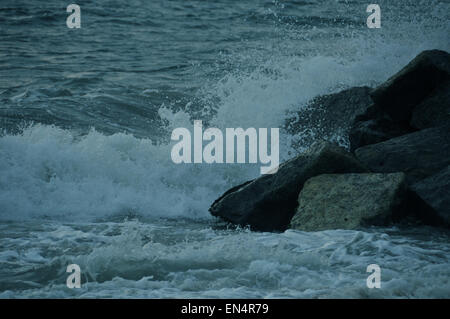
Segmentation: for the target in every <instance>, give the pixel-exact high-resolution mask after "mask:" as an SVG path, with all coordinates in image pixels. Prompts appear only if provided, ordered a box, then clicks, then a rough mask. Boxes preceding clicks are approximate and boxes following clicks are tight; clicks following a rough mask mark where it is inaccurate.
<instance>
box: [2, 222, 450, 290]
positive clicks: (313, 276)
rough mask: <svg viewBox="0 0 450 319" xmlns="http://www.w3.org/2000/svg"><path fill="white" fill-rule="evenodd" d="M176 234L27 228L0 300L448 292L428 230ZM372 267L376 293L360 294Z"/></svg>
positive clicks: (443, 237)
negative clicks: (75, 281) (73, 275)
mask: <svg viewBox="0 0 450 319" xmlns="http://www.w3.org/2000/svg"><path fill="white" fill-rule="evenodd" d="M186 226H187V225H186V224H184V223H182V222H181V223H180V222H178V223H172V224H170V223H167V224H164V225H162V224H160V225H158V226H156V225H151V224H148V223H140V222H136V221H129V222H125V223H122V224H115V223H109V224H101V226H100V225H99V224H77V225H70V224H68V225H52V224H50V225H45V227H46V229H47V230H48V232H46V233H44V232H42V231H40V230H39V229H33V227H29V229H30V230H31V231H30V232H29V234H28V235H27V236H26V237H24V238H20V239H16V240H13V239H10V240H7V241H5V242H4V247H5V252H4V253H3V254H2V255H1V256H0V258H1V259H0V261H1V262H2V263H5V264H13V263H14V262H17V261H18V260H21V267H20V268H19V269H16V270H15V272H17V273H18V274H20V278H21V286H22V287H23V289H21V290H16V291H11V290H8V289H6V290H5V288H8V286H9V285H10V284H9V282H8V280H6V281H3V283H2V284H1V286H3V289H1V290H5V291H4V292H3V293H0V298H4V297H56V298H61V297H82V298H92V297H97V298H110V297H122V298H126V297H142V298H144V297H145V298H149V297H151V298H161V297H175V298H192V297H206V298H213V297H214V298H281V297H284V298H286V297H288V298H299V297H301V298H342V297H345V298H379V297H408V298H410V297H435V298H446V297H448V293H449V291H450V280H449V278H450V267H449V266H450V259H449V256H450V254H449V253H450V246H449V244H448V243H449V238H448V234H445V233H440V232H439V231H436V230H433V232H434V234H433V235H430V233H429V231H428V230H427V229H423V228H421V229H414V228H413V229H409V230H408V231H404V230H403V231H402V230H399V229H396V228H392V229H383V228H379V229H376V228H375V229H371V230H367V231H344V230H335V231H322V232H316V233H304V232H299V231H291V230H290V231H287V232H285V233H283V234H272V233H253V232H249V231H245V230H241V231H239V230H236V231H224V230H214V229H212V228H210V227H209V226H208V225H207V224H204V225H198V226H199V227H192V225H191V224H189V225H188V226H187V227H186ZM35 227H36V226H35ZM40 227H42V226H40ZM13 232H14V231H10V233H13ZM431 236H432V237H433V238H431ZM32 242H34V243H38V245H36V244H32ZM17 246H18V247H20V250H19V253H14V247H17ZM9 249H11V250H9ZM70 263H77V264H78V265H79V266H80V267H81V269H82V274H83V279H82V289H68V288H67V287H65V278H66V276H67V274H66V273H65V266H66V265H68V264H70ZM373 263H375V264H378V265H380V267H381V269H382V273H381V280H382V284H381V285H382V289H369V288H367V286H366V279H367V276H368V275H369V274H368V273H367V272H366V267H367V265H369V264H373ZM16 276H19V275H16ZM46 276H47V277H46ZM14 277H15V276H13V277H12V278H9V281H11V279H13V278H14ZM48 278H51V279H50V280H49V279H48ZM16 287H17V286H16Z"/></svg>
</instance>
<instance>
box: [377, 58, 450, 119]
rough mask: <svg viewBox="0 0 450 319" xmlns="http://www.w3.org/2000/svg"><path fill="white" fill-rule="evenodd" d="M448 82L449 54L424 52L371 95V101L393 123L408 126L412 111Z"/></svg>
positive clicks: (449, 71) (449, 72) (449, 76)
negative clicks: (401, 123) (402, 123)
mask: <svg viewBox="0 0 450 319" xmlns="http://www.w3.org/2000/svg"><path fill="white" fill-rule="evenodd" d="M449 79H450V54H448V53H447V52H445V51H440V50H430V51H424V52H422V53H420V54H419V55H418V56H417V57H416V58H414V59H413V60H412V61H411V62H410V63H409V64H408V65H407V66H405V67H404V68H403V69H402V70H401V71H400V72H398V73H397V74H395V75H394V76H392V77H391V78H390V79H389V80H387V81H386V82H385V83H383V84H382V85H380V86H379V87H378V88H376V89H375V90H374V91H372V92H371V97H372V99H373V101H374V102H375V104H377V105H379V106H380V107H381V108H382V109H383V110H384V111H385V112H386V113H387V114H389V116H390V117H391V118H392V120H394V121H395V122H404V123H409V122H410V119H411V114H412V111H413V108H414V107H415V106H416V105H418V104H419V103H420V102H422V101H423V100H424V99H425V98H426V97H428V96H429V95H430V94H431V93H432V92H433V91H434V90H435V89H436V88H437V87H438V86H439V85H441V84H442V83H444V82H446V81H447V80H449Z"/></svg>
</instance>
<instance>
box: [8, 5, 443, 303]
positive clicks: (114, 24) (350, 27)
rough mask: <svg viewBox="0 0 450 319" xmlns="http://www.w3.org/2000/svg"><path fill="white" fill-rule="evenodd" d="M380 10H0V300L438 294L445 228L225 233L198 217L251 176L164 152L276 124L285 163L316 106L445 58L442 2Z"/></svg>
mask: <svg viewBox="0 0 450 319" xmlns="http://www.w3.org/2000/svg"><path fill="white" fill-rule="evenodd" d="M378 3H379V4H380V7H381V9H382V27H381V29H377V30H375V29H368V28H367V26H366V18H367V16H368V14H367V13H366V6H367V3H366V2H365V1H362V0H358V1H319V0H310V1H292V0H289V1H250V0H248V1H247V0H245V1H228V0H227V1H225V0H222V1H182V0H174V1H168V0H165V1H159V0H155V1H133V0H132V1H107V0H102V1H78V2H77V4H78V5H80V7H81V28H80V29H69V28H67V26H66V18H67V16H68V15H69V14H68V13H66V6H67V5H68V4H69V2H68V3H66V2H64V1H55V0H52V1H12V0H2V1H1V3H0V128H1V129H2V130H1V131H2V132H1V135H0V136H1V137H0V220H1V221H2V222H1V225H0V263H1V267H0V297H238V298H239V297H449V295H450V281H449V278H450V276H449V275H450V273H449V269H450V267H449V263H450V260H449V254H448V253H449V251H450V245H449V238H448V234H446V233H440V232H439V233H436V231H435V230H431V229H428V228H417V229H412V230H409V231H405V230H402V229H397V228H390V229H367V230H364V231H326V232H318V233H302V232H297V231H287V232H285V233H283V234H265V233H251V232H248V231H239V230H221V229H218V228H217V227H216V220H214V219H213V218H212V217H210V215H209V213H208V212H207V209H208V207H209V205H210V204H211V203H212V201H214V199H215V198H217V197H218V196H219V195H220V194H221V193H222V192H223V191H225V190H226V189H227V188H229V187H231V186H233V185H235V184H237V183H240V182H242V181H245V180H248V179H250V178H254V177H256V176H258V174H259V165H198V166H195V165H175V164H174V163H173V162H172V161H171V158H170V150H171V145H170V144H169V139H170V133H171V131H172V129H173V128H176V127H188V128H189V127H191V126H192V121H193V120H194V119H202V120H204V121H205V122H206V123H208V124H210V125H211V126H214V127H219V128H226V127H280V128H281V132H280V134H281V135H280V144H281V146H280V147H281V149H280V151H281V157H282V159H287V158H289V157H291V156H293V154H295V152H297V151H298V150H295V149H293V148H292V147H291V144H292V142H297V144H298V142H299V141H300V144H301V141H302V138H303V137H304V136H305V134H310V133H309V132H296V133H295V134H292V133H288V132H286V131H285V130H284V129H283V125H284V123H285V120H286V119H287V118H289V117H290V116H291V115H292V114H293V113H295V112H297V111H299V110H301V109H302V108H303V107H304V106H305V105H306V104H307V102H308V101H310V100H311V99H312V98H314V97H316V96H318V95H321V94H326V93H330V92H336V91H338V90H340V89H344V88H348V87H351V86H359V85H369V86H375V85H377V84H379V83H381V82H383V81H385V80H386V79H387V78H388V77H389V76H391V75H392V74H393V73H395V72H396V71H398V70H399V69H401V68H402V67H403V66H404V65H405V64H406V63H407V62H408V61H409V60H411V59H412V58H413V57H414V56H415V55H417V54H418V53H419V52H421V51H422V50H425V49H443V50H447V51H449V50H450V41H449V36H448V35H449V34H450V33H449V31H450V22H449V21H450V19H449V18H450V10H449V9H450V2H449V1H429V0H428V1H412V0H411V1H409V0H405V1H387V0H386V1H385V0H383V1H378ZM328 137H329V139H331V140H334V141H340V142H341V143H343V144H344V146H345V144H346V141H345V138H344V139H343V137H342V136H341V135H340V132H328ZM304 147H307V145H304ZM70 263H77V264H79V265H80V267H81V270H82V273H83V287H82V289H78V290H70V289H68V288H67V287H66V286H65V280H66V277H67V274H66V273H65V267H66V266H67V265H68V264H70ZM371 263H378V264H379V265H380V266H381V268H382V270H383V274H384V275H383V278H382V280H383V289H381V290H376V291H374V290H369V289H368V288H367V287H366V285H365V278H366V277H367V274H366V272H365V270H366V267H367V265H368V264H371Z"/></svg>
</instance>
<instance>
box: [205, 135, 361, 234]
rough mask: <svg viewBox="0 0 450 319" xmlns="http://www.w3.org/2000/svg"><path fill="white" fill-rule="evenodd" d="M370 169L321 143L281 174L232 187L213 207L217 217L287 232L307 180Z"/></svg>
mask: <svg viewBox="0 0 450 319" xmlns="http://www.w3.org/2000/svg"><path fill="white" fill-rule="evenodd" d="M366 171H367V169H366V168H365V167H364V166H363V165H361V164H360V163H359V162H358V161H357V160H356V159H355V158H354V157H353V155H352V154H351V153H349V152H347V151H346V150H345V149H344V148H342V147H339V146H337V145H334V144H331V143H328V142H320V143H316V144H315V145H313V147H311V149H310V150H309V151H308V152H305V153H302V154H300V155H299V156H297V157H295V158H293V159H291V160H289V161H287V162H285V163H283V164H281V165H280V167H279V169H278V172H277V173H275V174H272V175H262V176H261V177H259V178H257V179H255V180H253V181H250V182H247V183H244V184H243V185H240V186H236V187H234V188H232V189H231V190H229V191H228V192H226V193H225V194H224V195H222V196H221V197H220V198H218V199H217V200H216V201H215V202H214V203H213V204H212V206H211V207H210V209H209V210H210V212H211V214H212V215H213V216H218V217H221V218H223V219H224V220H226V221H229V222H231V223H234V224H237V225H241V226H250V228H251V229H252V230H260V231H283V230H285V229H286V228H287V226H288V225H289V222H290V221H291V218H292V216H293V215H294V213H295V209H296V207H297V197H298V194H299V193H300V190H301V189H302V187H303V184H304V182H305V181H306V180H308V179H309V178H311V177H313V176H316V175H319V174H325V173H359V172H366Z"/></svg>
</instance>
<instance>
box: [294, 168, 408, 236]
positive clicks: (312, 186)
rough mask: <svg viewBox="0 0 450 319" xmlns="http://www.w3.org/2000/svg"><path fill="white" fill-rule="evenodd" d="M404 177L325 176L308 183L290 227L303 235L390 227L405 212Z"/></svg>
mask: <svg viewBox="0 0 450 319" xmlns="http://www.w3.org/2000/svg"><path fill="white" fill-rule="evenodd" d="M407 198H408V196H407V187H406V183H405V175H404V174H403V173H392V174H374V173H368V174H325V175H319V176H316V177H313V178H311V179H309V180H308V181H307V182H306V183H305V185H304V187H303V189H302V191H301V192H300V195H299V197H298V203H299V205H298V208H297V213H296V214H295V215H294V217H293V218H292V221H291V224H290V227H291V228H294V229H299V230H303V231H319V230H327V229H355V228H358V227H363V226H369V225H380V226H381V225H387V224H389V223H391V222H393V221H398V220H400V219H401V218H402V217H403V216H404V215H405V212H406V211H407V210H406V205H407V204H406V202H407Z"/></svg>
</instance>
